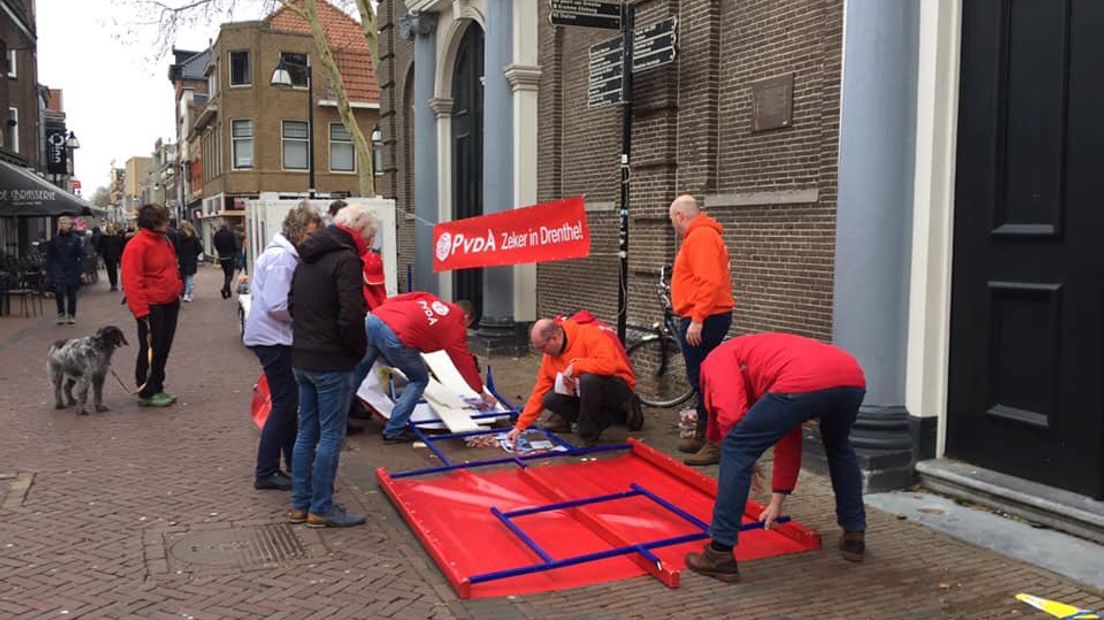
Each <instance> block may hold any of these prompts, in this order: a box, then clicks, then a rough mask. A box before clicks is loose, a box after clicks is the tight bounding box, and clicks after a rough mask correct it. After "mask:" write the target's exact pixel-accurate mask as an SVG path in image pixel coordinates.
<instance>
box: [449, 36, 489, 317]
mask: <svg viewBox="0 0 1104 620" xmlns="http://www.w3.org/2000/svg"><path fill="white" fill-rule="evenodd" d="M452 100H453V108H452V218H453V219H456V220H458V219H462V218H465V217H473V216H476V215H483V30H482V29H480V28H479V26H478V25H477V24H475V23H474V22H473V23H472V24H470V25H469V26H468V29H467V31H466V32H465V33H464V38H463V39H461V40H460V48H459V50H458V52H457V55H456V66H455V69H454V70H453V74H452ZM452 298H453V299H454V300H458V299H467V300H469V301H471V302H472V304H474V305H475V310H476V315H477V316H482V314H483V270H482V269H459V270H457V271H454V272H453V275H452Z"/></svg>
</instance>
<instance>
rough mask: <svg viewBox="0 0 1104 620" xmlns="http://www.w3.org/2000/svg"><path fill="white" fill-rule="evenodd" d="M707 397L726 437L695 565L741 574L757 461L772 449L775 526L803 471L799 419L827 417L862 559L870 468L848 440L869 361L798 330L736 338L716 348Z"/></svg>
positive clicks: (767, 520) (853, 553) (726, 575)
mask: <svg viewBox="0 0 1104 620" xmlns="http://www.w3.org/2000/svg"><path fill="white" fill-rule="evenodd" d="M701 389H702V397H703V398H704V400H705V407H706V410H707V411H708V412H709V428H708V438H709V439H710V440H712V441H720V442H721V468H720V472H719V474H718V476H717V484H718V488H717V501H716V503H715V505H714V507H713V523H712V525H711V526H710V534H711V536H712V541H711V542H710V543H708V544H707V545H706V546H705V548H704V549H703V550H702V552H701V553H691V554H688V555H687V556H686V565H687V566H688V567H689V568H690V569H691V570H693V571H696V572H699V573H702V574H703V575H708V576H710V577H714V578H716V579H720V580H722V581H729V582H733V581H738V580H739V577H740V573H739V570H738V568H737V565H736V559H735V557H734V556H733V553H732V548H733V547H734V546H735V545H736V543H737V534H738V532H739V530H740V525H741V523H742V519H743V516H744V510H745V508H746V505H747V499H748V491H749V489H750V486H751V477H752V473H753V472H754V470H755V463H756V461H757V460H758V459H759V456H760V455H762V454H763V452H764V451H765V450H766V449H767V448H769V447H771V446H774V472H773V480H772V490H773V493H772V494H771V501H770V505H768V506H767V508H766V509H765V510H763V512H762V513H761V514H760V515H759V519H760V520H761V521H763V522H764V527H765V528H767V529H770V528H771V527H772V526H773V525H774V522H775V520H776V519H777V518H778V516H779V515H780V514H781V513H782V504H783V502H784V501H785V499H786V496H787V495H789V494H790V492H792V491H793V489H794V485H795V484H796V482H797V475H798V472H799V471H800V469H801V426H802V424H804V423H805V422H806V421H808V420H812V419H814V418H818V419H819V420H820V436H821V439H822V440H823V442H824V451H825V453H826V454H827V456H828V470H829V472H830V474H831V478H832V489H833V490H834V491H835V494H836V518H837V520H838V522H839V524H840V527H842V528H843V532H844V533H843V536H842V537H841V538H840V549H841V550H842V551H843V557H844V558H845V559H847V560H850V561H853V562H858V561H861V560H862V557H863V551H864V547H865V545H864V533H865V531H866V511H865V509H864V508H863V500H862V474H861V472H860V471H859V463H858V458H857V457H856V456H855V450H854V448H852V447H851V441H850V439H849V437H850V434H851V426H852V425H853V424H854V423H855V416H857V415H858V411H859V405H861V404H862V401H863V397H864V396H865V395H866V379H865V378H864V377H863V372H862V368H860V367H859V364H858V362H856V361H855V358H853V357H852V356H851V355H850V354H849V353H847V352H846V351H844V350H843V349H840V348H839V347H835V346H832V345H830V344H825V343H823V342H820V341H818V340H813V339H811V338H804V337H802V336H794V335H791V334H775V333H766V334H755V335H750V336H741V337H739V338H733V339H732V340H729V341H727V342H724V343H722V344H721V345H720V346H719V347H717V348H716V349H714V351H713V353H711V354H710V355H709V357H708V358H707V359H706V360H705V362H704V363H703V364H702V368H701Z"/></svg>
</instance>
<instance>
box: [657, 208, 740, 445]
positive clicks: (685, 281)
mask: <svg viewBox="0 0 1104 620" xmlns="http://www.w3.org/2000/svg"><path fill="white" fill-rule="evenodd" d="M668 216H669V217H670V219H671V226H672V227H673V228H674V229H675V232H676V233H677V234H678V235H679V237H681V238H682V245H681V246H680V247H679V251H678V255H677V256H676V257H675V266H674V270H673V271H672V273H671V304H672V305H673V306H674V311H675V314H677V315H678V316H680V317H682V320H681V322H680V324H679V340H680V341H681V342H680V344H681V347H682V355H683V358H684V360H685V361H686V379H687V381H689V382H690V387H691V388H692V389H693V390H694V395H695V396H696V397H697V406H696V407H695V408H696V409H697V412H698V420H697V427H696V428H695V429H694V435H693V436H692V437H690V438H687V439H682V440H680V441H679V444H678V450H679V451H680V452H688V453H692V455H691V456H689V457H687V458H686V459H685V460H684V462H685V463H686V464H687V465H695V466H702V465H715V464H716V463H717V462H719V461H720V446H719V445H717V444H716V443H710V442H708V441H706V439H705V429H706V425H707V422H708V421H707V415H706V411H705V407H704V405H703V403H702V396H701V389H700V386H699V385H698V384H699V373H700V369H701V364H702V362H703V361H704V360H705V358H706V357H708V356H709V353H710V352H711V351H713V350H714V349H715V348H716V347H717V345H719V344H721V342H722V341H723V340H724V338H725V336H726V335H727V334H728V329H729V328H730V327H731V326H732V308H733V307H734V306H735V305H736V302H735V301H734V300H733V299H732V277H731V274H730V273H729V269H730V268H729V260H728V248H726V247H725V244H724V239H723V235H724V228H723V227H722V226H721V225H720V224H719V223H717V220H715V219H713V218H711V217H709V216H708V215H706V214H704V213H702V212H701V209H700V208H699V207H698V201H697V200H695V199H694V197H693V196H687V195H683V196H679V197H678V198H676V199H675V201H674V202H672V203H671V207H670V209H668Z"/></svg>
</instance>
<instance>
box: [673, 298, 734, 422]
mask: <svg viewBox="0 0 1104 620" xmlns="http://www.w3.org/2000/svg"><path fill="white" fill-rule="evenodd" d="M729 327H732V313H731V312H725V313H724V314H714V315H713V316H707V317H705V320H704V321H702V333H701V344H699V345H698V346H696V347H692V346H690V345H689V344H687V343H686V330H688V329H690V319H687V318H684V319H682V321H681V322H680V323H679V344H680V345H682V357H683V359H684V360H686V380H687V381H689V382H690V387H691V388H693V390H694V397H695V400H696V401H697V405H695V408H696V409H697V410H698V426H697V431H698V433H697V434H698V435H699V436H700V437H704V436H705V426H706V423H707V421H708V420H709V418H708V414H707V413H706V411H705V401H704V400H703V399H702V397H701V388H700V386H699V383H700V381H701V365H702V362H704V361H705V358H706V357H708V356H709V354H710V353H712V352H713V349H716V348H717V345H719V344H721V343H722V342H724V339H725V336H727V335H728V328H729Z"/></svg>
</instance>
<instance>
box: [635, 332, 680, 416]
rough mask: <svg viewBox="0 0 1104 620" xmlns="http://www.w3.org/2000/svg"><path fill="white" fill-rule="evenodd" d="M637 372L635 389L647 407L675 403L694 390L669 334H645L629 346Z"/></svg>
mask: <svg viewBox="0 0 1104 620" xmlns="http://www.w3.org/2000/svg"><path fill="white" fill-rule="evenodd" d="M628 353H629V361H630V362H632V365H633V371H634V372H636V393H637V395H639V396H640V400H641V401H643V403H644V404H645V405H648V406H650V407H677V406H678V405H681V404H682V403H684V402H686V400H687V399H688V398H690V395H691V394H693V393H694V391H693V390H692V389H691V388H690V382H689V381H687V379H686V361H685V360H684V359H683V357H682V352H681V351H679V348H678V345H677V344H676V343H675V340H674V339H673V338H671V337H670V336H662V337H660V336H654V335H653V336H645V337H644V338H642V339H640V340H637V341H636V342H634V343H633V344H632V346H630V347H629V351H628Z"/></svg>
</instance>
